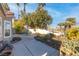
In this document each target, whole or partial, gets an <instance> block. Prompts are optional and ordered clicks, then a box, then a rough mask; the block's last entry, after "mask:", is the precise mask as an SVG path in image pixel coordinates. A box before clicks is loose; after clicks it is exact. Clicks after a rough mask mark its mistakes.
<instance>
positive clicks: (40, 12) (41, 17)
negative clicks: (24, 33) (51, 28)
mask: <svg viewBox="0 0 79 59" xmlns="http://www.w3.org/2000/svg"><path fill="white" fill-rule="evenodd" d="M43 6H44V5H43ZM39 7H40V6H38V7H37V9H36V10H35V12H32V13H29V14H26V13H23V12H22V19H24V20H25V22H26V25H27V26H30V27H31V28H44V29H46V28H47V25H49V24H51V22H52V18H51V16H50V15H48V12H47V11H46V10H45V9H44V8H43V7H41V8H39Z"/></svg>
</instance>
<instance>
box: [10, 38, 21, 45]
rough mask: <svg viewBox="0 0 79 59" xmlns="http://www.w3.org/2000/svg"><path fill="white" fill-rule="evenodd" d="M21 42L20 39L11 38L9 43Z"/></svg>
mask: <svg viewBox="0 0 79 59" xmlns="http://www.w3.org/2000/svg"><path fill="white" fill-rule="evenodd" d="M20 40H21V37H13V38H12V40H11V43H12V44H13V43H16V42H19V41H20Z"/></svg>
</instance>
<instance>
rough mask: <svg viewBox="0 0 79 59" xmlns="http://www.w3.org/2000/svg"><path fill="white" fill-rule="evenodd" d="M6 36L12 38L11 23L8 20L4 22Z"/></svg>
mask: <svg viewBox="0 0 79 59" xmlns="http://www.w3.org/2000/svg"><path fill="white" fill-rule="evenodd" d="M4 36H5V37H10V36H11V22H10V21H7V20H5V21H4Z"/></svg>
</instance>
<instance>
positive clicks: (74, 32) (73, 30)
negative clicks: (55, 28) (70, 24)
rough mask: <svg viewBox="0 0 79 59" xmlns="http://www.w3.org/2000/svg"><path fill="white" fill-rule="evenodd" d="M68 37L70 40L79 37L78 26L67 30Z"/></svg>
mask: <svg viewBox="0 0 79 59" xmlns="http://www.w3.org/2000/svg"><path fill="white" fill-rule="evenodd" d="M66 37H67V38H68V39H70V40H72V39H79V29H78V28H70V29H68V30H66Z"/></svg>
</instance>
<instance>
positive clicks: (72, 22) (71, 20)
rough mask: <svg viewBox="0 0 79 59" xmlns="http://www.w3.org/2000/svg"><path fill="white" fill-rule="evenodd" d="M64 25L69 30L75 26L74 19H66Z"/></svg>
mask: <svg viewBox="0 0 79 59" xmlns="http://www.w3.org/2000/svg"><path fill="white" fill-rule="evenodd" d="M66 24H67V27H68V28H71V27H72V26H73V25H75V24H76V19H75V18H67V20H66Z"/></svg>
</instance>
